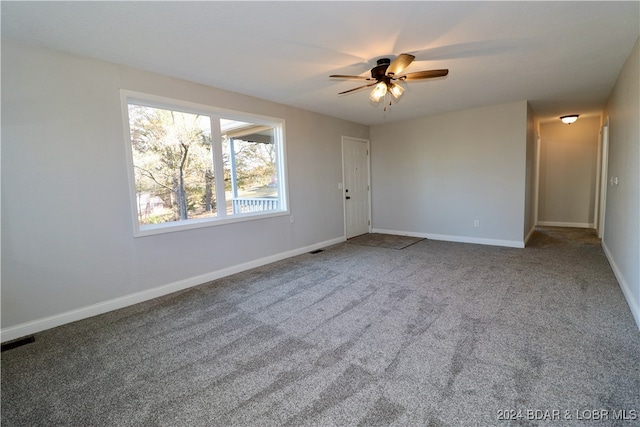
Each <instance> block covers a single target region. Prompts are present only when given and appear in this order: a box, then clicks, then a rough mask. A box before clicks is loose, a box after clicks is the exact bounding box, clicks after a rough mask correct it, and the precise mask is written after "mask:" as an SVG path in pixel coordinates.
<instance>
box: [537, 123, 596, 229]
mask: <svg viewBox="0 0 640 427" xmlns="http://www.w3.org/2000/svg"><path fill="white" fill-rule="evenodd" d="M599 127H600V116H599V115H596V116H590V117H580V118H579V119H578V120H577V121H576V122H575V123H573V124H571V125H567V124H565V123H562V122H561V121H560V120H554V121H551V122H544V123H542V124H541V125H540V136H541V146H540V198H539V211H538V223H539V224H540V225H551V226H554V225H555V226H566V227H586V228H592V227H594V226H595V224H594V209H595V194H596V179H597V156H598V131H599Z"/></svg>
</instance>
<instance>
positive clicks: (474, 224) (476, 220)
mask: <svg viewBox="0 0 640 427" xmlns="http://www.w3.org/2000/svg"><path fill="white" fill-rule="evenodd" d="M473 226H474V227H480V220H479V219H475V220H473Z"/></svg>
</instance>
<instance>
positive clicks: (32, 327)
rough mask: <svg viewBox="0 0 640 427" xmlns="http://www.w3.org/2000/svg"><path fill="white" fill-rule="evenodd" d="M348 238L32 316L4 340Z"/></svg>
mask: <svg viewBox="0 0 640 427" xmlns="http://www.w3.org/2000/svg"><path fill="white" fill-rule="evenodd" d="M344 241H346V237H345V236H342V237H338V238H336V239H331V240H326V241H324V242H320V243H316V244H313V245H310V246H305V247H303V248H298V249H293V250H291V251H287V252H282V253H279V254H275V255H271V256H268V257H265V258H260V259H257V260H254V261H249V262H245V263H243V264H238V265H234V266H231V267H227V268H223V269H222V270H217V271H212V272H210V273H206V274H201V275H199V276H194V277H189V278H187V279H183V280H179V281H177V282H173V283H169V284H166V285H162V286H158V287H156V288H151V289H147V290H144V291H140V292H135V293H133V294H129V295H125V296H122V297H118V298H114V299H111V300H107V301H103V302H99V303H97V304H92V305H89V306H86V307H81V308H78V309H75V310H71V311H67V312H64V313H60V314H55V315H53V316H48V317H44V318H42V319H37V320H32V321H30V322H26V323H21V324H19V325H15V326H9V327H7V328H2V330H1V331H0V341H2V342H5V341H11V340H14V339H16V338H20V337H24V336H26V335H31V334H35V333H37V332H41V331H44V330H47V329H51V328H55V327H56V326H60V325H64V324H66V323H71V322H75V321H77V320H82V319H87V318H89V317H93V316H97V315H98V314H103V313H106V312H109V311H113V310H117V309H119V308H124V307H128V306H130V305H133V304H138V303H140V302H144V301H148V300H150V299H153V298H157V297H161V296H163V295H168V294H170V293H173V292H177V291H181V290H183V289H187V288H191V287H193V286H197V285H201V284H203V283H207V282H210V281H212V280H217V279H220V278H222V277H226V276H230V275H232V274H236V273H240V272H242V271H246V270H250V269H252V268H256V267H260V266H263V265H266V264H270V263H272V262H276V261H280V260H283V259H286V258H291V257H293V256H297V255H301V254H304V253H307V252H311V251H314V250H316V249H321V248H324V247H327V246H331V245H335V244H337V243H341V242H344Z"/></svg>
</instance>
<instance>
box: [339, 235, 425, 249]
mask: <svg viewBox="0 0 640 427" xmlns="http://www.w3.org/2000/svg"><path fill="white" fill-rule="evenodd" d="M421 240H424V239H423V238H421V237H411V236H398V235H395V234H382V233H369V234H363V235H361V236H357V237H354V238H352V239H349V240H347V243H350V244H352V245H362V246H373V247H376V248H387V249H404V248H406V247H408V246H411V245H413V244H414V243H418V242H419V241H421Z"/></svg>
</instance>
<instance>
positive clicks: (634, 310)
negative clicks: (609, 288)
mask: <svg viewBox="0 0 640 427" xmlns="http://www.w3.org/2000/svg"><path fill="white" fill-rule="evenodd" d="M602 249H603V250H604V254H605V256H606V257H607V260H609V265H611V269H612V270H613V274H614V276H616V279H617V280H618V285H620V289H622V293H623V294H624V297H625V299H626V300H627V304H629V308H630V309H631V314H633V318H634V319H635V321H636V325H637V326H638V329H640V301H637V300H636V299H635V298H634V296H633V292H632V291H631V286H629V283H627V281H626V280H625V278H624V276H623V274H622V272H621V271H620V268H618V265H617V264H616V262H615V260H614V259H613V255H611V252H609V248H607V245H606V244H605V243H604V240H603V241H602Z"/></svg>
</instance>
